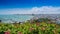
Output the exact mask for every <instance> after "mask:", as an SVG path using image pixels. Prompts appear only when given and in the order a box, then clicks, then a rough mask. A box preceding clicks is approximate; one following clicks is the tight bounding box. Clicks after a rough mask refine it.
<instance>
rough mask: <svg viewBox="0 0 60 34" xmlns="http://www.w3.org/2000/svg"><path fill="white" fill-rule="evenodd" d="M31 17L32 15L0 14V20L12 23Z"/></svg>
mask: <svg viewBox="0 0 60 34" xmlns="http://www.w3.org/2000/svg"><path fill="white" fill-rule="evenodd" d="M31 18H33V16H32V15H17V14H16V15H0V20H2V22H4V23H9V22H10V23H13V22H15V21H17V22H23V21H27V20H30V19H31Z"/></svg>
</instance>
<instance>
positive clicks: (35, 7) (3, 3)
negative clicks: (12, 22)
mask: <svg viewBox="0 0 60 34" xmlns="http://www.w3.org/2000/svg"><path fill="white" fill-rule="evenodd" d="M32 13H33V14H60V0H0V14H32Z"/></svg>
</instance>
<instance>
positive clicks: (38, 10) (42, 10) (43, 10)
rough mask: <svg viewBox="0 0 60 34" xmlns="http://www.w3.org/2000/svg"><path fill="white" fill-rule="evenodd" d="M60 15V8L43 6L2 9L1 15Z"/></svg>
mask: <svg viewBox="0 0 60 34" xmlns="http://www.w3.org/2000/svg"><path fill="white" fill-rule="evenodd" d="M32 13H34V14H60V7H52V6H42V7H33V8H23V9H21V8H13V9H2V10H0V14H32Z"/></svg>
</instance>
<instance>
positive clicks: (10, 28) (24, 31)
mask: <svg viewBox="0 0 60 34" xmlns="http://www.w3.org/2000/svg"><path fill="white" fill-rule="evenodd" d="M43 20H44V21H42V22H39V21H38V20H35V21H34V22H35V23H30V22H26V23H23V24H18V23H15V24H5V23H0V34H60V25H58V24H55V23H49V22H48V20H47V19H43ZM49 21H50V20H49ZM46 22H48V23H46Z"/></svg>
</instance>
